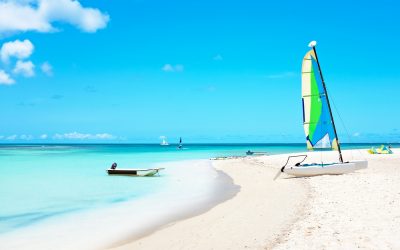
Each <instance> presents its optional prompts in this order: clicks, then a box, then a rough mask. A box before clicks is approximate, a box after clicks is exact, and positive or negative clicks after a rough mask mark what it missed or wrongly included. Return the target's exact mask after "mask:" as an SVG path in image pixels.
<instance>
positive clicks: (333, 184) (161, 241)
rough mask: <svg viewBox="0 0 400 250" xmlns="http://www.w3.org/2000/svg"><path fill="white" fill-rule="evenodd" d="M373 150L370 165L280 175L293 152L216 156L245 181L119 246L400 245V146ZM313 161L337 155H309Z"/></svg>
mask: <svg viewBox="0 0 400 250" xmlns="http://www.w3.org/2000/svg"><path fill="white" fill-rule="evenodd" d="M394 152H395V154H393V155H369V154H367V153H366V150H347V151H345V152H344V155H345V159H346V160H351V159H352V158H354V159H366V158H367V159H368V160H369V167H368V169H364V170H359V171H357V172H355V173H351V174H345V175H338V176H317V177H311V178H290V177H288V176H287V175H284V174H282V175H281V177H280V178H279V179H278V180H276V181H272V178H273V176H274V175H275V173H276V171H277V170H278V169H279V168H280V167H281V166H282V165H283V164H284V163H285V161H286V158H287V155H275V156H261V157H248V158H244V159H234V160H232V159H231V160H221V161H214V166H215V168H216V169H218V170H221V171H223V172H225V173H226V174H227V175H229V176H230V177H231V178H232V179H233V180H234V183H235V184H237V185H240V186H241V190H240V192H239V193H238V194H237V195H236V196H235V197H233V198H232V199H230V200H227V201H225V202H223V203H221V204H218V205H217V206H215V207H214V208H212V209H210V210H208V211H207V212H205V213H203V214H200V215H197V216H195V217H192V218H189V219H185V220H182V221H178V222H175V223H172V224H170V225H167V226H165V227H163V228H161V229H159V230H158V231H156V232H154V233H152V234H150V235H148V236H146V237H143V238H141V239H138V240H136V241H133V242H131V243H128V244H126V245H123V246H120V247H118V248H117V249H356V248H361V249H400V150H396V149H395V150H394ZM308 155H309V157H308V159H307V161H306V162H319V161H320V160H321V157H322V156H323V159H324V161H329V160H334V159H336V158H337V153H336V152H329V153H324V154H321V153H308Z"/></svg>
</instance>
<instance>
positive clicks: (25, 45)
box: [0, 9, 34, 63]
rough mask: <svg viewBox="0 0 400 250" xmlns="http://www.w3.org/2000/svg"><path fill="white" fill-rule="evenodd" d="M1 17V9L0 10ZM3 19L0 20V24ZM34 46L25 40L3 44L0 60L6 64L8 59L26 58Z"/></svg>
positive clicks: (0, 50)
mask: <svg viewBox="0 0 400 250" xmlns="http://www.w3.org/2000/svg"><path fill="white" fill-rule="evenodd" d="M0 16H1V9H0ZM2 19H3V18H0V22H1V20H2ZM33 49H34V46H33V44H32V43H31V41H29V40H27V39H25V40H24V41H20V40H15V41H13V42H7V43H4V44H3V46H1V49H0V57H1V60H2V61H3V62H5V63H8V61H9V59H10V57H16V58H18V59H25V58H28V57H29V56H30V55H31V54H32V52H33Z"/></svg>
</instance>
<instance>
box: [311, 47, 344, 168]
mask: <svg viewBox="0 0 400 250" xmlns="http://www.w3.org/2000/svg"><path fill="white" fill-rule="evenodd" d="M315 45H316V43H312V42H311V43H310V46H311V47H312V49H313V51H314V54H315V59H316V60H317V65H318V70H319V74H320V76H321V80H322V86H323V87H324V91H325V97H326V101H327V103H328V109H329V114H330V116H331V121H332V126H333V132H334V133H335V136H336V143H337V146H338V151H339V160H340V162H341V163H343V156H342V150H340V144H339V137H338V135H337V132H336V126H335V121H334V120H333V115H332V109H331V104H330V102H329V98H328V91H327V90H326V85H325V81H324V77H323V76H322V70H321V65H319V60H318V55H317V50H316V49H315Z"/></svg>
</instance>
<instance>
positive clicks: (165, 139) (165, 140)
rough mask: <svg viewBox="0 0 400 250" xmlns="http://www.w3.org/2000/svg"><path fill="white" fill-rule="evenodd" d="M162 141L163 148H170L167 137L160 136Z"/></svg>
mask: <svg viewBox="0 0 400 250" xmlns="http://www.w3.org/2000/svg"><path fill="white" fill-rule="evenodd" d="M160 139H161V140H162V141H161V143H160V145H161V146H168V145H169V143H168V142H167V137H165V136H160Z"/></svg>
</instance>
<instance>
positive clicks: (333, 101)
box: [331, 97, 366, 160]
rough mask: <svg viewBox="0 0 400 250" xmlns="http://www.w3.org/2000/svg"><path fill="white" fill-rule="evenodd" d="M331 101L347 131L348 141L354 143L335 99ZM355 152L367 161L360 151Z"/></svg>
mask: <svg viewBox="0 0 400 250" xmlns="http://www.w3.org/2000/svg"><path fill="white" fill-rule="evenodd" d="M331 100H332V104H333V107H334V109H335V111H336V114H337V115H338V116H339V120H340V123H341V124H342V126H343V128H344V131H345V133H346V135H347V139H348V140H349V142H350V143H354V142H353V140H352V139H351V136H350V133H349V130H348V129H347V127H346V125H345V123H344V121H343V119H342V116H341V115H340V112H339V109H338V108H337V106H336V103H335V100H334V98H333V97H331ZM355 150H356V151H357V152H358V153H359V154H360V156H361V157H362V158H363V159H364V160H366V158H365V157H364V155H363V154H362V153H361V151H360V149H358V148H356V149H355ZM350 152H351V156H352V158H353V160H354V156H353V153H352V151H350Z"/></svg>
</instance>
